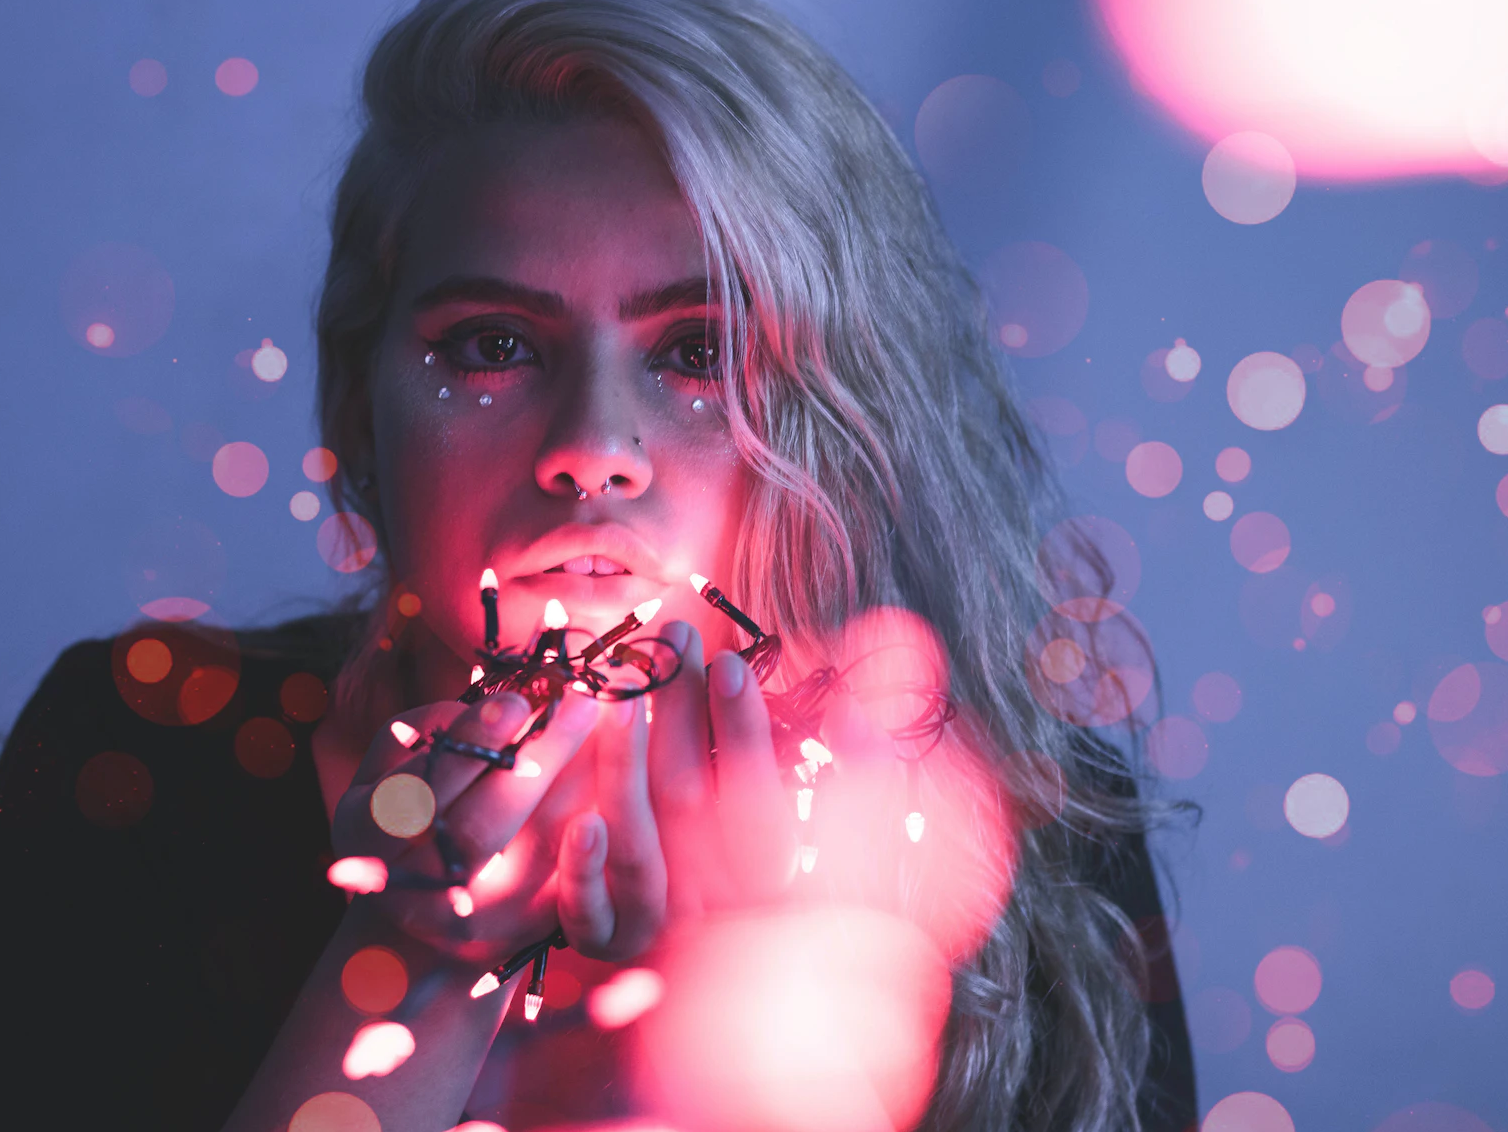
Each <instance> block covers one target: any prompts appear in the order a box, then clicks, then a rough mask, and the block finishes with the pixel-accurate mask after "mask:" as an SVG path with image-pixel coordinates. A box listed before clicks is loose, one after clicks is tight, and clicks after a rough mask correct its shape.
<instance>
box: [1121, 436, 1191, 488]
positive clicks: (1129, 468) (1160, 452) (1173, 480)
mask: <svg viewBox="0 0 1508 1132" xmlns="http://www.w3.org/2000/svg"><path fill="white" fill-rule="evenodd" d="M1181 479H1183V461H1182V460H1181V459H1180V458H1179V456H1178V450H1177V449H1175V448H1174V447H1173V446H1172V445H1171V444H1165V443H1163V442H1162V441H1160V440H1146V441H1143V442H1142V443H1140V444H1138V445H1137V446H1136V447H1135V448H1133V449H1131V451H1130V452H1129V453H1128V454H1127V456H1126V482H1127V483H1129V484H1130V485H1131V487H1132V489H1133V490H1134V491H1136V492H1137V494H1139V495H1145V496H1146V497H1147V498H1148V499H1161V498H1162V497H1163V496H1165V495H1168V494H1170V493H1171V492H1172V491H1173V489H1174V488H1176V487H1177V486H1178V483H1179V481H1180V480H1181Z"/></svg>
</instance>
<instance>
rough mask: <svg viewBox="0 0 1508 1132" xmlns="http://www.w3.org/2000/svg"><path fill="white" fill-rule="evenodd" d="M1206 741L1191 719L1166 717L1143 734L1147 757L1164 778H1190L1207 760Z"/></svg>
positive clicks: (1177, 716) (1178, 716)
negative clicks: (1145, 739) (1145, 735)
mask: <svg viewBox="0 0 1508 1132" xmlns="http://www.w3.org/2000/svg"><path fill="white" fill-rule="evenodd" d="M1209 753H1210V748H1209V740H1207V739H1206V738H1205V737H1204V730H1203V729H1202V728H1201V727H1200V726H1199V724H1197V723H1195V722H1194V721H1193V720H1192V719H1188V718H1185V717H1184V716H1181V715H1169V716H1165V717H1164V718H1162V719H1159V720H1158V721H1157V722H1156V723H1154V724H1153V725H1152V728H1151V730H1150V731H1148V732H1147V758H1148V760H1149V761H1150V762H1151V763H1152V765H1153V766H1154V767H1156V768H1157V770H1158V772H1159V773H1160V774H1162V775H1163V777H1165V778H1173V779H1180V780H1184V779H1190V778H1193V777H1194V776H1195V775H1197V774H1198V773H1199V772H1200V771H1201V770H1203V769H1204V765H1205V763H1207V762H1208V761H1209Z"/></svg>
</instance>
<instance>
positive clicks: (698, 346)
mask: <svg viewBox="0 0 1508 1132" xmlns="http://www.w3.org/2000/svg"><path fill="white" fill-rule="evenodd" d="M671 355H679V357H680V358H681V359H682V365H683V368H685V369H686V370H688V371H690V372H691V373H693V374H695V375H697V376H698V377H712V376H714V375H715V374H716V372H717V347H716V346H714V345H712V343H710V342H708V341H707V340H706V339H704V338H699V337H692V338H682V339H681V340H680V341H679V342H677V343H675V345H673V346H672V347H671V348H670V351H669V354H667V355H666V356H667V357H668V356H671Z"/></svg>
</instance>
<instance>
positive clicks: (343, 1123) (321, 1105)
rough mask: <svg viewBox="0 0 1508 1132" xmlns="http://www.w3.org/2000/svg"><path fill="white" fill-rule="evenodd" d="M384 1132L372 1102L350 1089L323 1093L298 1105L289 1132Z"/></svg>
mask: <svg viewBox="0 0 1508 1132" xmlns="http://www.w3.org/2000/svg"><path fill="white" fill-rule="evenodd" d="M334 1129H339V1132H382V1122H381V1121H380V1120H378V1119H377V1114H376V1113H375V1112H373V1111H372V1106H371V1105H369V1104H367V1102H366V1101H364V1100H362V1099H361V1098H360V1097H358V1096H353V1095H352V1094H351V1093H340V1092H334V1093H320V1094H318V1095H317V1096H312V1097H310V1098H309V1099H308V1100H306V1101H305V1102H304V1103H303V1104H301V1105H299V1106H298V1110H297V1111H296V1112H294V1114H293V1119H292V1120H290V1121H289V1122H288V1132H332V1130H334Z"/></svg>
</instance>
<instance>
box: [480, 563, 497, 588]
mask: <svg viewBox="0 0 1508 1132" xmlns="http://www.w3.org/2000/svg"><path fill="white" fill-rule="evenodd" d="M481 588H482V589H484V590H495V589H497V575H496V574H494V573H493V572H492V567H491V566H489V567H487V569H485V570H483V571H482V586H481Z"/></svg>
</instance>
